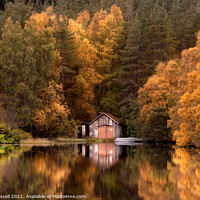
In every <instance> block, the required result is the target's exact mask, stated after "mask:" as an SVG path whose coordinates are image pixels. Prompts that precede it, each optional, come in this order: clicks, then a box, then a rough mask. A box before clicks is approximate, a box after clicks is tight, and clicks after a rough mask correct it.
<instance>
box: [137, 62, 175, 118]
mask: <svg viewBox="0 0 200 200" xmlns="http://www.w3.org/2000/svg"><path fill="white" fill-rule="evenodd" d="M177 68H178V63H177V62H176V61H174V60H171V61H169V62H168V63H167V64H165V63H160V64H159V65H158V66H157V67H156V74H155V75H153V76H152V77H150V78H149V79H148V81H147V83H146V84H145V85H144V86H143V87H142V88H140V89H139V91H138V100H139V104H140V106H141V107H142V109H141V111H140V119H142V120H143V121H146V122H148V120H149V119H150V116H151V109H152V108H153V107H159V106H160V107H165V108H167V109H169V108H170V106H171V105H170V104H171V100H173V95H174V93H175V90H176V88H177V84H178V73H177Z"/></svg>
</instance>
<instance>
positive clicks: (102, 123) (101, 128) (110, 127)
mask: <svg viewBox="0 0 200 200" xmlns="http://www.w3.org/2000/svg"><path fill="white" fill-rule="evenodd" d="M125 130H126V127H125V125H123V124H121V123H120V122H119V119H118V118H117V117H116V116H114V115H112V114H110V113H105V112H102V113H101V114H100V115H99V116H97V117H96V118H95V119H93V120H92V121H91V122H90V123H89V124H88V125H82V136H83V137H84V136H89V137H92V138H118V137H122V136H123V135H124V133H125Z"/></svg>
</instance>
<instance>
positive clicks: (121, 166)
mask: <svg viewBox="0 0 200 200" xmlns="http://www.w3.org/2000/svg"><path fill="white" fill-rule="evenodd" d="M0 194H1V195H2V194H20V195H27V194H30V195H33V194H44V195H53V194H57V195H62V194H64V195H66V194H73V195H80V194H84V195H86V196H87V199H122V200H123V199H146V200H148V199H151V200H154V199H155V200H157V199H189V198H190V199H192V200H193V199H194V200H196V199H200V150H197V149H196V150H194V149H181V148H178V149H173V148H172V147H169V146H155V145H152V146H150V145H147V146H146V145H145V146H138V147H136V146H135V147H134V146H117V145H114V144H112V143H107V144H92V145H67V146H55V147H28V148H22V147H21V148H20V147H13V146H0Z"/></svg>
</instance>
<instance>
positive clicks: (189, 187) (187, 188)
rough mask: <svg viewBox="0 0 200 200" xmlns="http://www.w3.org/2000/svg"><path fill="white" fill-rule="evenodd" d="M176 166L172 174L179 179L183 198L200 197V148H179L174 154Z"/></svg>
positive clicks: (193, 198)
mask: <svg viewBox="0 0 200 200" xmlns="http://www.w3.org/2000/svg"><path fill="white" fill-rule="evenodd" d="M173 162H174V163H175V164H176V166H175V167H174V168H173V171H172V174H173V176H174V177H175V178H176V179H177V187H178V190H179V192H180V198H181V199H186V200H187V199H192V200H197V199H200V150H199V149H195V150H194V149H184V148H179V149H176V150H175V153H174V154H173Z"/></svg>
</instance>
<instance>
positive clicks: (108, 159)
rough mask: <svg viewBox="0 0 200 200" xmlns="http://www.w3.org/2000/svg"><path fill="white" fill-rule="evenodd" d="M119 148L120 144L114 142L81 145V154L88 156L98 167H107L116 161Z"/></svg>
mask: <svg viewBox="0 0 200 200" xmlns="http://www.w3.org/2000/svg"><path fill="white" fill-rule="evenodd" d="M120 150H121V148H120V146H118V145H115V144H114V143H103V144H102V143H100V144H91V145H82V156H89V158H90V159H91V160H92V161H93V163H95V165H97V166H98V167H99V168H101V169H107V168H110V167H112V166H113V165H114V164H115V163H117V162H118V160H119V156H120V154H121V151H120Z"/></svg>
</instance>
